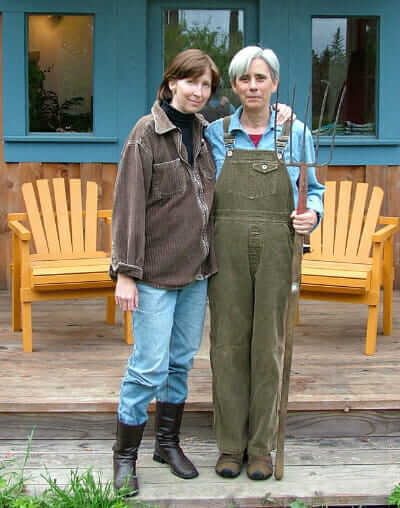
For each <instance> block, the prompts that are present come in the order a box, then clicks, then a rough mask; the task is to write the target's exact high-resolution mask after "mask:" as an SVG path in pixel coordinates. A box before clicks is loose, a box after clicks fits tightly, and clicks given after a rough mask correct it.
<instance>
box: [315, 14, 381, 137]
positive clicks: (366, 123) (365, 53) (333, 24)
mask: <svg viewBox="0 0 400 508" xmlns="http://www.w3.org/2000/svg"><path fill="white" fill-rule="evenodd" d="M377 30H378V18H377V17H365V18H361V17H347V18H314V19H313V22H312V104H313V108H312V109H313V115H312V116H313V118H312V126H313V129H314V130H315V129H316V128H317V127H318V119H319V113H320V109H321V103H322V97H323V93H324V89H325V83H326V82H327V81H328V82H329V83H330V91H329V95H328V103H327V111H326V114H325V116H324V118H323V129H322V134H323V135H327V136H329V135H332V122H333V119H334V117H335V114H336V110H337V107H338V98H339V95H340V93H341V91H342V88H343V85H344V83H346V95H345V98H344V103H343V109H342V112H341V115H340V119H339V123H338V128H337V134H338V135H343V136H344V135H351V136H374V135H375V134H376V83H377V75H376V73H377V63H376V55H377Z"/></svg>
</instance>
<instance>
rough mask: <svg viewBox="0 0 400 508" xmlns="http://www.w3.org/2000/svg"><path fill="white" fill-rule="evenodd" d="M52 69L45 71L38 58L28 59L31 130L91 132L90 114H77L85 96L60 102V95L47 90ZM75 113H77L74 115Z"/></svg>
mask: <svg viewBox="0 0 400 508" xmlns="http://www.w3.org/2000/svg"><path fill="white" fill-rule="evenodd" d="M51 71H52V67H51V66H50V67H48V68H46V69H42V68H41V67H40V66H39V63H38V61H37V60H35V59H30V60H29V68H28V72H29V130H30V131H31V132H89V131H91V130H92V117H91V114H90V113H77V112H76V110H77V109H78V108H79V107H80V106H82V104H83V103H84V98H83V97H71V98H70V99H67V100H66V101H64V102H60V100H59V97H58V95H57V94H56V93H55V92H53V91H52V90H48V89H46V88H45V81H46V77H47V74H48V73H50V72H51ZM74 111H75V112H74Z"/></svg>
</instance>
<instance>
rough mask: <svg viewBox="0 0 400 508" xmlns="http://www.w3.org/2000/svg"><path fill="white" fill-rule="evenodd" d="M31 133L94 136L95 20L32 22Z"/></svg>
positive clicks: (35, 17)
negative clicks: (82, 133) (69, 133)
mask: <svg viewBox="0 0 400 508" xmlns="http://www.w3.org/2000/svg"><path fill="white" fill-rule="evenodd" d="M27 56H28V97H29V131H30V132H60V133H61V132H92V131H93V16H91V15H89V16H88V15H53V14H46V15H36V14H34V15H29V16H28V55H27Z"/></svg>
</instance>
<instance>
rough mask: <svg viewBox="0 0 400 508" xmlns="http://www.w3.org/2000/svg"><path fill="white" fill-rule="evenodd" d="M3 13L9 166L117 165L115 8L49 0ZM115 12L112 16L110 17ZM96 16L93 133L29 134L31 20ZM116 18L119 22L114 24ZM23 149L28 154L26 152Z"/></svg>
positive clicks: (91, 0) (103, 2)
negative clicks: (34, 16)
mask: <svg viewBox="0 0 400 508" xmlns="http://www.w3.org/2000/svg"><path fill="white" fill-rule="evenodd" d="M13 3H14V2H12V0H10V1H9V2H6V4H9V5H10V6H9V7H8V6H7V5H6V6H5V7H4V8H3V14H2V16H3V23H2V26H3V48H4V51H3V75H4V76H5V77H6V79H4V83H3V102H4V106H3V119H4V121H3V124H4V127H3V139H4V159H5V161H7V162H26V161H43V162H61V161H62V162H97V161H102V162H114V161H115V158H116V157H115V152H116V149H115V146H116V144H117V143H118V137H117V136H116V134H117V115H116V111H117V86H116V84H117V83H116V64H115V52H116V41H115V33H114V31H115V26H116V25H117V22H116V18H115V16H114V14H115V8H114V7H112V6H111V7H110V6H109V5H108V3H107V1H106V0H97V1H96V0H88V1H86V3H85V6H82V3H81V2H80V1H79V0H69V3H68V7H65V6H62V7H61V6H54V5H52V2H51V1H49V0H39V1H36V2H35V6H34V7H32V2H29V1H28V0H24V1H22V2H19V5H18V7H17V8H15V6H14V5H11V4H13ZM110 11H111V12H110ZM53 13H54V14H64V15H79V14H85V15H93V24H94V34H93V131H92V132H90V133H32V132H29V102H28V72H27V65H28V55H27V47H28V41H27V36H28V30H27V24H28V16H29V15H30V14H53ZM110 16H114V19H115V22H110ZM21 148H22V149H21Z"/></svg>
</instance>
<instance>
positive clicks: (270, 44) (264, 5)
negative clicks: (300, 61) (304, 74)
mask: <svg viewBox="0 0 400 508" xmlns="http://www.w3.org/2000/svg"><path fill="white" fill-rule="evenodd" d="M288 20H289V4H288V2H287V0H281V1H280V2H271V1H270V0H260V14H259V33H260V45H261V46H262V47H263V48H271V49H272V50H273V51H275V53H276V54H277V56H278V58H279V62H280V67H281V68H280V78H279V101H280V102H283V103H286V104H290V101H291V87H290V82H289V61H290V58H289V52H290V47H289V44H287V43H285V41H288V40H289V23H288Z"/></svg>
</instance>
